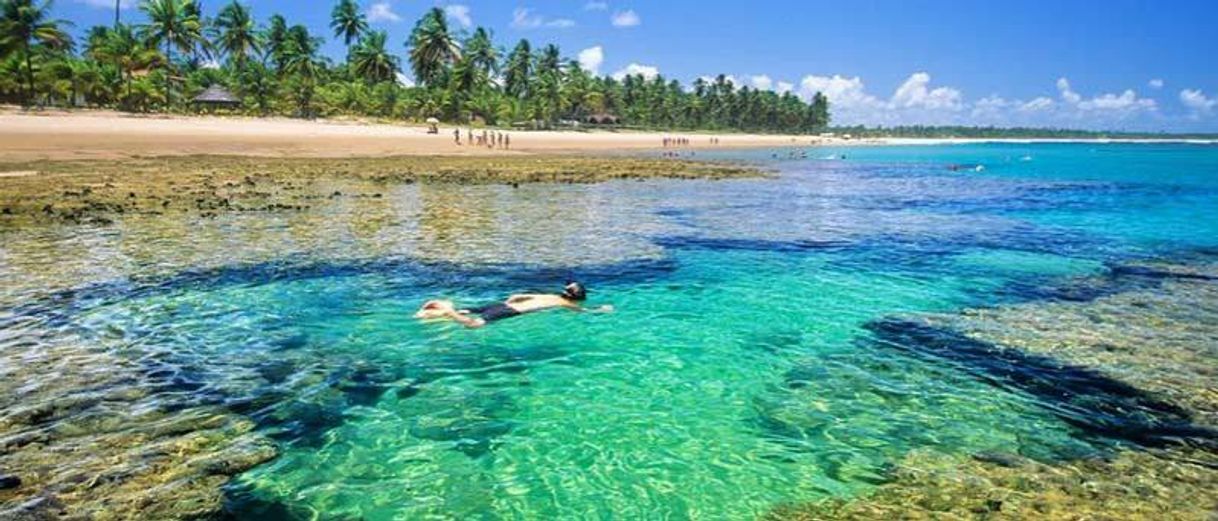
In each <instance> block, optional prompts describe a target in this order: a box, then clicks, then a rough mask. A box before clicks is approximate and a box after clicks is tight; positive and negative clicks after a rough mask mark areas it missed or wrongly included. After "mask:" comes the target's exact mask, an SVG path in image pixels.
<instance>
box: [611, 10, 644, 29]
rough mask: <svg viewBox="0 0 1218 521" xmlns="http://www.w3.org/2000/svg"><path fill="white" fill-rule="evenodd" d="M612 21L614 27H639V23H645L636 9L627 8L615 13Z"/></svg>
mask: <svg viewBox="0 0 1218 521" xmlns="http://www.w3.org/2000/svg"><path fill="white" fill-rule="evenodd" d="M610 21H611V22H612V23H613V26H614V27H637V26H638V25H639V24H641V23H643V20H642V19H640V18H639V15H638V14H637V13H635V12H634V9H627V10H625V11H618V12H616V13H613V17H612V18H610Z"/></svg>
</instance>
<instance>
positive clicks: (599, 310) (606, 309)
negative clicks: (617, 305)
mask: <svg viewBox="0 0 1218 521" xmlns="http://www.w3.org/2000/svg"><path fill="white" fill-rule="evenodd" d="M588 311H591V312H593V313H613V306H611V305H609V304H605V305H604V306H601V307H599V308H596V309H590V310H588Z"/></svg>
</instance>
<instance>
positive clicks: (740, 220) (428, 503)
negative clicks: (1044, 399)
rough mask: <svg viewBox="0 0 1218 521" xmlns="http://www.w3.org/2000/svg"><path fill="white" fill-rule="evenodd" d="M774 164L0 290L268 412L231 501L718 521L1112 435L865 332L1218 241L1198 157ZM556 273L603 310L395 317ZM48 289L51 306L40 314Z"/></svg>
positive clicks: (373, 225)
mask: <svg viewBox="0 0 1218 521" xmlns="http://www.w3.org/2000/svg"><path fill="white" fill-rule="evenodd" d="M786 153H787V152H786V151H781V152H775V151H768V150H767V151H755V152H722V153H719V154H712V155H721V156H723V157H731V158H736V159H746V160H752V161H758V162H761V163H763V164H765V165H766V166H768V167H771V168H774V169H775V170H776V171H777V172H779V176H778V177H777V178H776V179H770V180H747V181H727V182H689V181H686V182H668V181H653V182H642V183H639V182H629V183H609V184H602V185H592V186H565V185H564V186H549V185H536V186H525V187H521V188H519V189H511V188H507V187H465V188H461V187H434V186H433V187H403V188H400V189H398V191H397V192H395V193H394V194H391V196H390V197H388V198H387V200H386V201H385V202H381V203H375V204H377V205H378V206H359V205H357V204H355V203H343V202H342V201H339V202H335V203H333V204H332V205H331V206H328V207H323V208H320V209H317V210H315V211H313V212H310V213H309V214H307V215H299V216H277V217H266V216H262V217H250V216H227V217H222V218H221V219H218V220H211V221H200V222H189V223H180V224H176V225H166V224H165V223H163V222H153V221H148V222H142V221H139V220H130V221H126V222H123V223H120V224H119V225H118V227H119V228H120V229H119V230H118V231H117V232H116V231H114V229H113V228H110V229H108V230H81V229H75V230H64V229H49V230H23V231H9V232H5V233H6V234H7V237H6V241H5V248H4V252H3V255H0V275H2V276H4V277H5V280H6V283H5V284H4V288H5V294H4V299H5V302H10V303H11V302H18V301H22V300H28V299H33V300H34V301H39V302H42V301H47V302H52V303H51V304H47V305H46V308H45V310H44V311H42V312H43V313H46V314H54V315H55V316H56V317H57V320H58V322H56V324H58V327H60V328H62V329H64V330H70V331H72V333H73V334H78V335H84V336H85V337H87V338H90V339H93V340H95V341H96V342H98V343H99V344H100V345H103V346H105V347H106V348H107V349H108V350H111V351H113V352H116V353H119V354H120V355H121V356H126V357H131V358H134V359H138V360H141V361H145V363H146V364H147V365H150V366H151V365H155V366H157V367H162V366H164V367H170V368H172V371H173V372H174V374H175V375H176V378H179V379H181V380H182V381H184V382H185V384H184V385H182V386H180V388H179V390H178V391H177V392H182V393H188V394H190V395H192V396H197V397H198V400H199V401H200V402H205V401H209V400H210V401H213V402H221V403H226V404H229V405H230V406H231V407H233V409H234V410H239V411H241V412H242V413H244V414H248V415H250V416H251V417H253V418H255V419H256V420H258V422H259V425H260V427H259V428H260V429H261V430H262V431H263V432H264V433H266V434H267V435H270V436H273V437H275V438H276V439H277V440H279V442H280V444H281V448H282V454H281V456H280V457H279V458H278V459H276V460H274V461H272V462H270V463H268V464H265V465H262V466H260V467H257V468H255V469H253V470H251V471H249V472H247V473H245V474H243V475H241V476H239V477H238V478H237V479H236V480H235V481H234V483H232V484H231V485H230V490H229V497H230V499H231V504H230V508H231V509H232V512H233V513H234V514H236V515H260V516H263V517H267V518H269V517H273V516H283V517H287V516H297V517H304V516H314V515H315V516H319V517H321V518H324V519H329V518H338V519H367V520H380V519H413V518H458V519H468V518H527V519H535V518H550V517H562V518H585V517H597V518H610V517H613V518H653V517H668V518H711V519H722V518H732V519H736V518H744V517H750V516H755V515H758V514H763V513H765V512H766V511H768V510H769V509H770V508H773V507H774V506H775V505H777V504H780V503H784V502H792V501H808V500H816V499H822V498H825V497H830V496H850V495H854V494H858V493H860V492H865V491H866V490H868V489H869V488H870V487H873V486H874V485H875V484H877V483H879V482H880V481H881V480H882V479H883V470H884V468H885V465H887V464H889V463H890V462H892V461H894V460H896V459H899V458H900V457H901V456H902V455H903V454H905V453H906V452H908V451H909V450H911V449H916V448H926V447H931V448H936V449H938V450H941V451H945V452H953V453H973V452H978V451H987V450H1001V451H1007V452H1018V453H1022V454H1025V455H1028V456H1031V457H1036V458H1043V459H1054V458H1073V457H1080V456H1086V455H1088V454H1093V453H1096V452H1102V451H1104V450H1107V449H1109V448H1111V447H1112V446H1113V445H1114V444H1119V443H1120V442H1119V441H1117V440H1107V439H1103V438H1102V437H1096V436H1091V435H1084V433H1081V432H1079V431H1077V430H1076V429H1075V428H1074V427H1072V426H1070V425H1069V424H1067V423H1065V422H1064V421H1062V420H1061V419H1060V418H1059V417H1057V416H1055V415H1054V414H1053V413H1052V411H1051V407H1048V406H1047V404H1044V403H1040V402H1039V401H1038V399H1037V398H1035V397H1033V396H1029V395H1025V394H1022V393H1020V392H1018V391H1012V390H1009V389H1002V388H998V387H994V386H992V385H990V384H988V383H986V382H984V381H981V380H979V379H976V378H973V377H971V376H969V375H968V373H966V372H963V371H961V370H960V369H959V368H958V367H954V366H953V365H952V364H951V363H948V362H935V361H932V360H927V359H924V358H916V357H910V356H907V355H904V354H901V353H900V352H897V351H895V350H891V349H883V348H882V347H880V346H877V345H876V344H874V343H870V342H868V341H867V340H868V335H869V334H868V333H867V332H866V330H864V329H862V327H861V326H863V325H864V324H866V323H868V322H869V321H872V320H876V319H879V318H882V317H885V316H890V315H893V314H899V313H909V312H922V311H950V310H956V309H960V308H965V307H974V306H984V305H990V304H996V303H1003V302H1012V301H1019V300H1022V299H1028V298H1033V296H1032V295H1035V293H1031V292H1029V290H1030V289H1031V288H1036V287H1041V286H1045V285H1050V284H1054V283H1056V282H1059V281H1061V280H1064V279H1066V278H1069V277H1074V276H1079V275H1089V274H1096V273H1100V272H1102V271H1103V269H1104V266H1105V263H1107V262H1119V261H1122V260H1127V259H1131V258H1143V257H1154V256H1172V255H1179V254H1184V253H1188V252H1193V251H1196V250H1198V249H1206V248H1211V249H1212V248H1215V247H1218V215H1216V214H1218V147H1205V146H1192V145H968V146H935V147H875V148H849V149H834V150H829V149H812V150H809V151H808V157H809V158H808V159H794V160H787V159H774V157H773V155H774V154H779V155H785V154H786ZM842 154H844V155H845V159H832V160H830V159H817V158H825V157H829V156H838V157H840V155H842ZM949 164H982V165H984V166H985V168H984V170H982V171H979V172H978V171H952V170H949V169H948V168H946V165H949ZM360 204H365V205H368V204H373V203H360ZM184 229H192V230H193V233H191V234H187V233H185V232H184V231H183V230H184ZM9 239H14V240H13V241H11V242H10V240H9ZM52 257H55V258H59V259H61V260H58V261H55V262H54V263H53V264H54V265H55V267H54V268H53V269H51V270H50V272H49V273H48V269H47V268H46V266H47V265H48V263H47V260H48V259H49V258H52ZM568 276H571V277H577V278H581V279H584V280H585V281H586V282H587V283H588V284H589V285H590V287H591V289H592V299H591V300H592V302H591V304H593V305H598V304H601V303H612V304H613V305H614V306H615V307H616V308H617V310H618V311H617V312H616V313H613V314H609V315H579V314H573V313H563V312H554V313H542V314H537V315H532V316H527V317H522V318H516V319H511V320H507V321H504V322H501V323H498V324H495V325H494V326H493V327H489V328H486V329H483V330H477V331H467V330H463V329H460V328H458V327H455V326H452V325H445V324H422V323H418V322H415V321H413V320H411V319H410V318H409V316H410V314H411V313H412V312H413V311H414V309H415V308H417V306H418V305H419V304H420V303H421V302H422V301H423V300H425V299H427V298H432V297H437V296H442V297H449V298H455V299H457V300H458V301H460V302H469V303H479V302H482V301H487V300H494V299H498V298H502V296H503V295H505V294H507V293H509V292H512V291H518V290H534V289H537V290H546V289H552V288H556V287H557V285H558V284H560V283H561V282H562V281H563V279H565V278H566V277H568ZM63 280H70V281H73V282H72V284H71V285H74V286H75V287H76V291H74V292H73V294H72V295H73V296H72V298H71V299H70V303H68V304H65V303H63V302H62V301H50V300H48V299H47V297H46V295H45V293H47V288H48V287H51V286H52V285H53V284H55V283H58V284H63V282H62V281H63Z"/></svg>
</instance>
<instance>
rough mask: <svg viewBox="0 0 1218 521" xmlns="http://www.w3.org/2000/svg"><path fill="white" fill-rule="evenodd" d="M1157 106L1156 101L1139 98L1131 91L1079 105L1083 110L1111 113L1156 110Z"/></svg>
mask: <svg viewBox="0 0 1218 521" xmlns="http://www.w3.org/2000/svg"><path fill="white" fill-rule="evenodd" d="M1156 106H1157V104H1156V103H1155V100H1152V99H1149V98H1139V97H1138V94H1137V93H1136V92H1134V91H1133V90H1131V89H1126V90H1125V92H1122V93H1120V94H1119V95H1118V94H1101V95H1099V96H1096V97H1094V98H1091V99H1089V100H1086V101H1083V102H1080V103H1079V104H1078V108H1080V109H1082V110H1109V111H1129V110H1142V109H1145V110H1154V109H1155V107H1156Z"/></svg>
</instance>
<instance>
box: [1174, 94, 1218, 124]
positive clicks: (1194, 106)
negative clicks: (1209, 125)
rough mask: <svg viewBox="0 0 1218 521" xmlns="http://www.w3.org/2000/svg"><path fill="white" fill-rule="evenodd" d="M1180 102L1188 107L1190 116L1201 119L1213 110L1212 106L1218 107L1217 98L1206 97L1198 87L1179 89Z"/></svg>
mask: <svg viewBox="0 0 1218 521" xmlns="http://www.w3.org/2000/svg"><path fill="white" fill-rule="evenodd" d="M1180 103H1183V104H1184V106H1185V107H1188V109H1189V112H1190V113H1189V117H1190V118H1192V119H1201V117H1202V116H1208V115H1210V114H1211V113H1213V112H1214V107H1218V98H1209V97H1206V96H1205V93H1203V92H1201V90H1200V89H1184V90H1182V91H1180Z"/></svg>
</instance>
